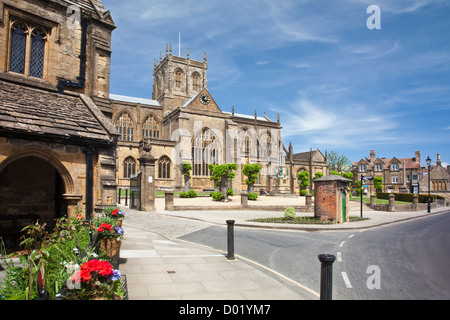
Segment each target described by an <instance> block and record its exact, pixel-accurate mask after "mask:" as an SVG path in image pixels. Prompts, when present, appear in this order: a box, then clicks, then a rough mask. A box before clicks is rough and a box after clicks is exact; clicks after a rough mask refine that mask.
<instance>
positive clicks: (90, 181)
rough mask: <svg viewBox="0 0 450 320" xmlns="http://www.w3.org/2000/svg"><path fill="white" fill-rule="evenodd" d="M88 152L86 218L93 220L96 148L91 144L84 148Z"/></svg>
mask: <svg viewBox="0 0 450 320" xmlns="http://www.w3.org/2000/svg"><path fill="white" fill-rule="evenodd" d="M84 153H86V220H91V217H92V213H93V208H94V201H93V199H94V155H95V154H96V152H95V148H94V147H93V146H92V145H91V146H89V147H87V148H86V149H85V150H84Z"/></svg>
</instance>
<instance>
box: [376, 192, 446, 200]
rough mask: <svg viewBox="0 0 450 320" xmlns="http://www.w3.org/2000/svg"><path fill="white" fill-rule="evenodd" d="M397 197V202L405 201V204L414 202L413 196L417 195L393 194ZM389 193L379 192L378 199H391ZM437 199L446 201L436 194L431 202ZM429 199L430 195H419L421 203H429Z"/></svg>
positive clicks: (431, 196)
mask: <svg viewBox="0 0 450 320" xmlns="http://www.w3.org/2000/svg"><path fill="white" fill-rule="evenodd" d="M392 194H393V195H394V196H395V200H396V201H405V202H412V201H413V200H412V199H413V196H414V195H415V193H392ZM389 195H390V193H389V192H377V198H378V199H386V200H388V199H389ZM435 197H437V198H438V199H445V198H444V197H442V196H439V195H438V196H436V195H434V194H431V195H430V198H431V202H434V201H435ZM427 198H428V195H427V194H419V203H427Z"/></svg>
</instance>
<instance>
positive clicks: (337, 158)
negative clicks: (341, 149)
mask: <svg viewBox="0 0 450 320" xmlns="http://www.w3.org/2000/svg"><path fill="white" fill-rule="evenodd" d="M328 165H329V168H330V171H336V172H348V171H350V170H351V162H350V160H348V158H347V157H346V156H344V155H343V154H342V153H338V152H336V151H331V152H330V153H329V154H328Z"/></svg>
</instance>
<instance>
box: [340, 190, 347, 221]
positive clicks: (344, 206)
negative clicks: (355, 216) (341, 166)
mask: <svg viewBox="0 0 450 320" xmlns="http://www.w3.org/2000/svg"><path fill="white" fill-rule="evenodd" d="M341 198H342V222H345V221H347V205H346V204H347V203H346V194H345V192H342V197H341Z"/></svg>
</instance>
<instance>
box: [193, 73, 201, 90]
mask: <svg viewBox="0 0 450 320" xmlns="http://www.w3.org/2000/svg"><path fill="white" fill-rule="evenodd" d="M191 78H192V90H193V91H200V90H201V88H200V74H199V73H198V72H194V73H193V74H192V77H191Z"/></svg>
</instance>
